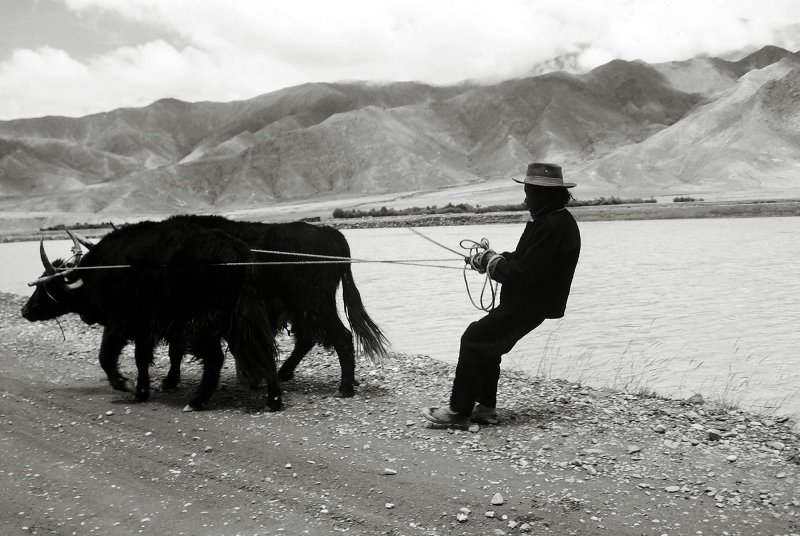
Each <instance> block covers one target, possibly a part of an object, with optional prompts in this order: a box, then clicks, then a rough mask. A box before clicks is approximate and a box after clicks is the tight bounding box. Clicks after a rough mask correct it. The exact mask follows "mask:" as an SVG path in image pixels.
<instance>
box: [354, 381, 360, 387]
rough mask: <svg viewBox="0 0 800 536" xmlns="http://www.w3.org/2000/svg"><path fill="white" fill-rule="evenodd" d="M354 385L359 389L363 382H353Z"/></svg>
mask: <svg viewBox="0 0 800 536" xmlns="http://www.w3.org/2000/svg"><path fill="white" fill-rule="evenodd" d="M353 385H355V386H356V387H358V386H359V385H361V382H360V381H358V380H353Z"/></svg>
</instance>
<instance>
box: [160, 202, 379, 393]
mask: <svg viewBox="0 0 800 536" xmlns="http://www.w3.org/2000/svg"><path fill="white" fill-rule="evenodd" d="M170 220H171V221H182V222H187V223H192V224H195V225H199V226H202V227H204V228H208V229H218V230H221V231H224V232H226V233H228V234H230V235H231V236H234V237H236V238H238V239H240V240H242V241H244V242H245V243H247V245H248V246H249V247H250V248H251V249H253V250H262V251H264V250H265V251H282V252H292V253H301V254H311V255H321V256H329V257H340V258H343V259H346V260H345V261H344V262H341V263H335V262H334V263H331V264H327V263H326V264H307V262H308V261H311V262H312V263H313V262H314V261H321V260H326V259H320V258H315V257H306V256H302V255H283V254H270V253H261V252H258V251H254V252H253V257H254V259H256V260H258V261H260V262H276V263H281V262H300V263H303V264H272V265H262V266H259V267H257V270H258V278H257V280H258V283H257V284H258V287H259V289H260V293H261V296H262V298H263V299H264V300H265V301H266V302H267V304H268V307H269V314H270V318H271V321H272V322H271V323H272V325H273V326H275V327H276V329H277V328H278V326H280V325H282V324H283V323H285V322H288V323H289V324H291V331H292V334H293V336H294V339H295V346H294V349H293V350H292V353H291V354H290V355H289V357H288V358H287V359H286V361H284V363H283V365H281V368H280V370H279V371H278V378H279V379H280V380H281V381H287V380H290V379H292V377H293V376H294V370H295V368H296V367H297V365H298V363H300V360H302V359H303V357H304V356H305V355H306V354H307V353H308V352H309V350H311V349H312V348H313V347H314V345H315V344H321V345H322V346H324V347H326V348H329V347H331V346H333V348H334V349H335V350H336V354H337V356H338V357H339V364H340V366H341V382H340V384H339V388H338V390H337V393H336V394H337V396H340V397H350V396H353V394H354V385H358V382H357V381H356V380H355V346H354V343H353V334H355V340H356V343H357V344H358V345H359V346H360V347H361V348H362V349H363V350H364V352H365V353H366V354H367V355H368V356H370V357H373V358H382V357H384V356H385V355H386V353H387V350H386V346H387V345H388V342H387V341H386V338H385V337H384V335H383V333H382V332H381V330H380V328H379V327H378V326H377V325H376V324H375V322H374V321H373V320H372V319H371V318H370V317H369V315H368V314H367V311H366V309H365V308H364V304H363V302H362V301H361V294H360V293H359V291H358V288H357V287H356V284H355V281H354V280H353V272H352V271H351V269H350V263H349V258H350V246H349V244H348V243H347V239H346V238H345V237H344V235H343V234H342V233H341V232H340V231H338V230H336V229H334V228H332V227H328V226H319V225H312V224H309V223H305V222H292V223H258V222H247V221H234V220H230V219H227V218H224V217H222V216H197V215H181V216H173V217H172V218H170ZM340 282H341V285H342V300H343V302H344V310H345V313H346V315H347V318H348V320H349V323H350V326H351V327H352V329H353V333H351V332H350V330H348V329H347V328H346V327H345V326H344V324H342V321H341V319H340V318H339V314H338V311H337V309H336V290H337V288H338V287H339V284H340ZM235 355H236V354H235V353H234V356H235ZM170 358H171V360H172V364H173V366H172V367H171V368H170V374H169V375H168V379H169V380H170V381H171V382H173V383H177V379H179V378H180V359H181V350H180V348H171V349H170Z"/></svg>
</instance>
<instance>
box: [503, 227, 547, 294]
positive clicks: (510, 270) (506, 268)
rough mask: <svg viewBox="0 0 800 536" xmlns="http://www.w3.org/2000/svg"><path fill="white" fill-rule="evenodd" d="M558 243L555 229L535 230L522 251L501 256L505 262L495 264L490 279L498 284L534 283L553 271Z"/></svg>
mask: <svg viewBox="0 0 800 536" xmlns="http://www.w3.org/2000/svg"><path fill="white" fill-rule="evenodd" d="M560 243H561V240H559V233H558V232H557V229H554V228H552V227H549V228H547V227H544V226H543V227H542V228H539V229H537V230H536V231H534V234H533V237H532V240H531V242H530V245H529V246H528V247H527V248H526V249H525V250H524V251H514V252H512V253H511V256H510V257H506V256H505V255H506V254H505V253H503V254H502V255H503V257H504V258H505V260H501V261H499V262H498V263H497V265H496V266H495V268H494V271H493V272H492V279H494V280H495V281H497V282H498V283H517V282H519V283H522V282H524V283H525V284H533V283H535V282H536V281H537V280H539V279H541V278H542V277H546V275H547V274H549V273H551V272H552V271H553V269H554V268H553V267H554V264H555V259H556V253H557V252H558V248H559V246H560Z"/></svg>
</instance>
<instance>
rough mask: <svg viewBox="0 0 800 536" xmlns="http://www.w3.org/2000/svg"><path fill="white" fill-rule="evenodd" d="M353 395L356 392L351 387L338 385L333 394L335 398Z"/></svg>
mask: <svg viewBox="0 0 800 536" xmlns="http://www.w3.org/2000/svg"><path fill="white" fill-rule="evenodd" d="M355 395H356V393H355V391H354V390H353V388H352V387H351V388H349V389H342V388H341V387H340V388H339V390H338V391H336V393H335V394H334V395H333V396H334V397H335V398H352V397H354V396H355Z"/></svg>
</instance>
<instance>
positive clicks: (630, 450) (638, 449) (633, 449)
mask: <svg viewBox="0 0 800 536" xmlns="http://www.w3.org/2000/svg"><path fill="white" fill-rule="evenodd" d="M641 451H642V447H638V446H636V445H628V454H636V453H637V452H641Z"/></svg>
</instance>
